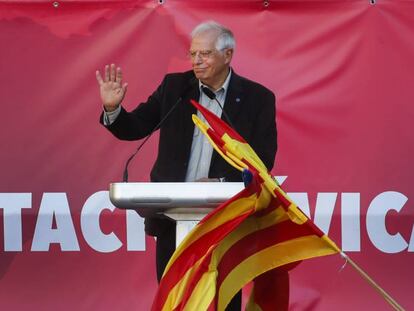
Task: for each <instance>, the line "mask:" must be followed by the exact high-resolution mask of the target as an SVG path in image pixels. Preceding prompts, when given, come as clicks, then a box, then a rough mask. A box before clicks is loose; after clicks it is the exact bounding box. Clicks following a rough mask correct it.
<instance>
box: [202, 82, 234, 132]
mask: <svg viewBox="0 0 414 311" xmlns="http://www.w3.org/2000/svg"><path fill="white" fill-rule="evenodd" d="M201 90H202V91H203V93H204V94H206V95H207V97H208V98H210V99H212V100H215V101H216V102H217V104H218V105H219V106H220V108H221V111H222V112H223V114H224V116H225V117H226V119H227V122H229V125H230V126H231V127H232V128H233V129H234V130H235V129H236V128H235V127H234V125H233V123H232V122H231V120H230V118H229V116H228V115H227V113H226V112H225V111H224V109H223V106H222V105H221V103H220V102H219V101H218V99H217V97H216V94H215V93H214V92H213V91H212V90H210V89H209V88H208V87H206V86H202V87H201Z"/></svg>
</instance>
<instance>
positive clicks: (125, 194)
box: [109, 182, 244, 246]
mask: <svg viewBox="0 0 414 311" xmlns="http://www.w3.org/2000/svg"><path fill="white" fill-rule="evenodd" d="M242 189H244V184H243V183H242V182H225V183H220V182H185V183H184V182H183V183H179V182H175V183H150V182H148V183H146V182H142V183H141V182H140V183H112V184H110V188H109V197H110V200H111V202H112V204H114V205H115V206H116V207H118V208H121V209H133V210H136V211H137V213H138V214H139V215H140V216H141V217H163V215H165V216H167V217H169V218H171V219H173V220H175V221H176V223H177V229H176V230H177V232H176V233H177V234H176V245H177V246H178V245H179V243H181V241H182V240H183V239H184V237H185V236H186V235H187V234H188V232H190V230H191V229H192V228H193V227H194V226H195V225H196V224H197V223H198V222H199V221H200V220H201V219H202V218H203V217H204V216H205V215H207V214H208V213H209V212H210V211H212V210H213V209H214V208H215V207H217V206H219V205H220V204H221V203H223V202H225V201H227V200H228V199H230V198H231V197H233V196H234V195H235V194H237V193H238V192H240V191H241V190H242Z"/></svg>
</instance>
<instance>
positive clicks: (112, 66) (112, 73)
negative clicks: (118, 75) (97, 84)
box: [109, 64, 115, 82]
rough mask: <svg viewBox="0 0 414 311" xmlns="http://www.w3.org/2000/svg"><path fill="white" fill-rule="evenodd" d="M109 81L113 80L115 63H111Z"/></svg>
mask: <svg viewBox="0 0 414 311" xmlns="http://www.w3.org/2000/svg"><path fill="white" fill-rule="evenodd" d="M109 78H110V81H112V82H115V64H111V71H110V76H109Z"/></svg>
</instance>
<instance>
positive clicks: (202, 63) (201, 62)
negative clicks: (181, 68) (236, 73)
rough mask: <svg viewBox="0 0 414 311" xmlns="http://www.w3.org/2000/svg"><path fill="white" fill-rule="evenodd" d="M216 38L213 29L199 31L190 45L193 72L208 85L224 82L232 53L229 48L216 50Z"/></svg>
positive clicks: (213, 85) (212, 85)
mask: <svg viewBox="0 0 414 311" xmlns="http://www.w3.org/2000/svg"><path fill="white" fill-rule="evenodd" d="M216 39H217V33H216V32H214V31H210V32H204V33H200V34H199V35H197V36H195V37H194V38H193V40H192V41H191V46H190V56H191V63H192V67H193V71H194V74H195V76H196V77H197V79H200V80H201V82H203V83H204V84H206V85H208V86H210V87H216V84H217V83H223V82H224V80H225V78H226V76H227V73H228V68H229V66H230V61H231V57H232V54H233V51H232V50H231V49H225V50H223V51H218V50H217V49H216V47H215V43H216ZM217 87H219V85H218V86H217Z"/></svg>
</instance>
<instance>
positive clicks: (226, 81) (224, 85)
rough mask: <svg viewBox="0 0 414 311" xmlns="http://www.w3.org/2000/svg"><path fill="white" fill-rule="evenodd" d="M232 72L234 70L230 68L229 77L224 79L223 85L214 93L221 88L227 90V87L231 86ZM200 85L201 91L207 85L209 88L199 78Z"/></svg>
mask: <svg viewBox="0 0 414 311" xmlns="http://www.w3.org/2000/svg"><path fill="white" fill-rule="evenodd" d="M231 74H232V70H231V68H230V70H229V73H228V74H227V78H226V80H224V83H223V85H222V86H221V87H220V88H219V89H218V90H217V91H214V93H217V92H219V91H221V90H224V91H225V92H226V91H227V89H228V87H229V84H230V78H231ZM198 87H199V89H200V91H201V88H202V87H207V88H208V86H207V85H205V84H203V82H201V80H198Z"/></svg>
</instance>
